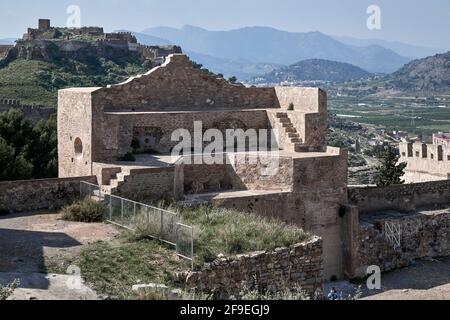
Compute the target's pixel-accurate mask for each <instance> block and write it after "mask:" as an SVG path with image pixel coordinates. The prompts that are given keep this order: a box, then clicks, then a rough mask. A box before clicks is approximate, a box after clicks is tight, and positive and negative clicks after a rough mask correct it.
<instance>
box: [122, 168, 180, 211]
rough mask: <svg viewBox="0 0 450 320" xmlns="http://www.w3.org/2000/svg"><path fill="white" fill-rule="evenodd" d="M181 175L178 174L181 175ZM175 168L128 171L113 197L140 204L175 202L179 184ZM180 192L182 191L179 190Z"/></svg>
mask: <svg viewBox="0 0 450 320" xmlns="http://www.w3.org/2000/svg"><path fill="white" fill-rule="evenodd" d="M181 174H182V173H181V172H180V173H178V175H181ZM181 182H182V180H181V181H180V180H179V177H177V172H176V170H175V167H169V168H150V169H136V170H130V174H129V175H126V176H125V181H124V182H123V183H120V184H119V187H118V188H117V189H116V191H114V192H113V194H114V195H117V196H120V197H123V198H127V199H131V200H134V201H141V202H146V203H148V202H152V201H158V200H163V199H165V200H174V199H175V200H177V198H178V197H179V196H180V195H179V192H180V190H179V186H178V185H177V183H181ZM181 191H182V190H181Z"/></svg>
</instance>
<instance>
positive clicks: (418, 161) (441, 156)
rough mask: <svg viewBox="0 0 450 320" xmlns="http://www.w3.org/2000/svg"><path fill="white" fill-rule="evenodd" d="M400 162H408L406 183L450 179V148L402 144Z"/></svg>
mask: <svg viewBox="0 0 450 320" xmlns="http://www.w3.org/2000/svg"><path fill="white" fill-rule="evenodd" d="M399 161H400V162H406V163H407V167H406V173H405V176H404V177H403V178H404V179H405V181H406V183H418V182H426V181H430V180H435V181H439V180H447V179H449V177H450V147H448V146H441V145H434V144H429V145H427V144H422V143H402V144H400V160H399Z"/></svg>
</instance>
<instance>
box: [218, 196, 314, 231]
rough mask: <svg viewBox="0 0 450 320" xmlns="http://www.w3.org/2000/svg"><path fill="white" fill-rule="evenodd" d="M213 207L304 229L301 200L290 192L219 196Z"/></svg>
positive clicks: (303, 213) (303, 212) (303, 210)
mask: <svg viewBox="0 0 450 320" xmlns="http://www.w3.org/2000/svg"><path fill="white" fill-rule="evenodd" d="M212 203H213V205H215V206H217V207H221V208H227V209H230V210H235V211H239V212H248V213H254V214H257V215H260V216H263V217H268V218H274V219H278V220H281V221H283V222H285V223H287V224H292V225H296V226H298V227H299V228H304V227H305V208H304V203H303V201H302V199H301V198H298V197H296V196H295V195H294V194H293V193H292V192H245V193H241V194H239V195H237V194H234V196H227V195H226V194H224V195H219V196H216V197H214V199H213V200H212Z"/></svg>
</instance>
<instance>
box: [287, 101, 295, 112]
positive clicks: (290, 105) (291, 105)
mask: <svg viewBox="0 0 450 320" xmlns="http://www.w3.org/2000/svg"><path fill="white" fill-rule="evenodd" d="M294 109H295V106H294V104H293V103H292V102H291V103H289V106H288V111H294Z"/></svg>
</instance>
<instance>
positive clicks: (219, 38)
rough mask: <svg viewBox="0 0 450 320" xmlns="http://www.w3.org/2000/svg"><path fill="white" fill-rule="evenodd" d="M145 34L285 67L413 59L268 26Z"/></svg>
mask: <svg viewBox="0 0 450 320" xmlns="http://www.w3.org/2000/svg"><path fill="white" fill-rule="evenodd" d="M142 33H145V34H148V35H151V36H154V37H158V38H162V39H166V40H168V41H170V42H171V43H176V44H177V45H180V46H182V47H183V49H184V50H186V51H191V52H196V53H198V54H203V55H208V56H212V57H215V58H221V59H227V60H231V61H237V62H247V61H251V62H253V63H273V64H279V65H285V66H286V65H291V64H293V63H296V62H298V61H301V60H307V59H325V60H332V61H339V62H345V63H350V64H353V65H355V66H358V67H360V68H362V69H364V70H368V71H369V72H378V73H390V72H394V71H395V70H398V69H399V68H400V67H401V66H403V65H404V64H405V63H407V62H409V61H410V60H411V59H409V58H405V57H402V56H400V55H399V54H397V53H395V52H394V51H392V50H389V49H385V48H383V47H381V46H377V45H370V46H352V45H347V44H344V43H342V42H339V41H337V40H335V39H333V38H332V37H329V36H327V35H325V34H322V33H320V32H307V33H295V32H286V31H280V30H276V29H273V28H268V27H247V28H241V29H237V30H230V31H209V30H205V29H202V28H198V27H193V26H185V27H183V28H182V29H175V28H169V27H156V28H149V29H146V30H144V31H143V32H142ZM200 62H201V61H200ZM201 63H203V62H201Z"/></svg>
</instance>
